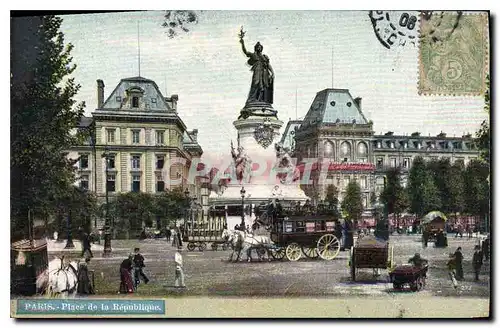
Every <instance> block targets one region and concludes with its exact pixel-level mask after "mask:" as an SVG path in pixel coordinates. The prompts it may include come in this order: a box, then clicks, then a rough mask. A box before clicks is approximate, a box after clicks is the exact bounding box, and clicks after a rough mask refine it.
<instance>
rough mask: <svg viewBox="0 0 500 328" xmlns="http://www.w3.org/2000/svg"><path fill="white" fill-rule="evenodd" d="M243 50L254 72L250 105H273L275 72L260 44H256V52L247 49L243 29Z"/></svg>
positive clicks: (241, 38)
mask: <svg viewBox="0 0 500 328" xmlns="http://www.w3.org/2000/svg"><path fill="white" fill-rule="evenodd" d="M238 36H239V37H240V43H241V48H242V50H243V53H244V54H245V55H246V56H247V57H248V61H247V63H248V64H249V65H251V66H252V68H251V71H253V76H252V84H251V86H250V92H249V93H248V99H247V104H248V103H253V102H265V103H268V104H272V103H273V89H274V71H273V68H272V67H271V64H270V63H269V57H267V56H266V55H264V54H263V53H262V50H263V47H262V45H261V44H260V42H257V43H256V44H255V47H254V49H255V52H254V53H252V52H249V51H247V50H246V48H245V41H243V37H244V36H245V32H244V31H243V27H242V28H241V30H240V34H239V35H238Z"/></svg>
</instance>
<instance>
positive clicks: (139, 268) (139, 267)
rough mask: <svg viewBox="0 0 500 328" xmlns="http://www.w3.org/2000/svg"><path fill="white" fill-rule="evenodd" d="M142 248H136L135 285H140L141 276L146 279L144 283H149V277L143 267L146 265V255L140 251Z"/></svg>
mask: <svg viewBox="0 0 500 328" xmlns="http://www.w3.org/2000/svg"><path fill="white" fill-rule="evenodd" d="M139 251H140V249H139V248H135V249H134V253H135V255H134V259H133V261H134V279H135V285H136V286H137V285H139V283H140V280H141V277H142V279H143V280H144V283H145V284H147V283H148V282H149V279H148V277H147V276H146V275H145V274H144V271H143V268H144V267H145V265H144V256H142V254H141V253H139Z"/></svg>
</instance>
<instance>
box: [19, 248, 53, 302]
mask: <svg viewBox="0 0 500 328" xmlns="http://www.w3.org/2000/svg"><path fill="white" fill-rule="evenodd" d="M10 251H11V265H10V268H11V269H10V270H11V271H10V277H11V279H10V281H11V294H14V295H25V296H31V295H35V294H36V293H37V286H36V281H37V279H38V278H39V277H40V276H41V275H42V274H44V272H46V270H47V268H48V258H47V242H46V241H45V240H31V241H30V240H20V241H17V242H14V243H12V244H11V247H10Z"/></svg>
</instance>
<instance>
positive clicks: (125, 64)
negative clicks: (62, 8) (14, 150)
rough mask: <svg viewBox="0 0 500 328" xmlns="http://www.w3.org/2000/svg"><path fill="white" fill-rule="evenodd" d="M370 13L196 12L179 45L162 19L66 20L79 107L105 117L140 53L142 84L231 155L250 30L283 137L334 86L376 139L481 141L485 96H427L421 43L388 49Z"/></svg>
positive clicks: (153, 14)
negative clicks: (421, 87) (149, 84)
mask: <svg viewBox="0 0 500 328" xmlns="http://www.w3.org/2000/svg"><path fill="white" fill-rule="evenodd" d="M368 13H369V12H368V11H303V10H302V11H259V12H256V11H197V14H198V24H196V25H192V26H190V31H189V32H187V33H181V34H179V36H178V37H176V38H174V39H171V38H168V36H167V31H166V29H165V28H163V27H162V23H163V21H164V19H163V14H164V12H163V11H146V12H127V13H105V14H86V15H65V16H63V19H64V21H63V25H62V31H63V33H64V34H65V41H66V42H70V43H72V44H73V45H74V50H73V52H72V55H73V60H74V63H76V64H77V66H78V68H77V69H76V71H75V72H74V73H73V76H74V77H75V79H76V82H77V83H80V84H81V90H80V92H79V93H78V95H77V96H76V100H78V101H85V103H86V105H87V107H86V115H91V112H92V111H93V110H95V108H96V104H97V99H96V80H97V79H102V80H103V81H104V83H105V85H106V88H105V98H107V97H108V96H109V94H110V93H111V91H112V90H113V89H114V88H115V86H116V85H117V84H118V83H119V81H120V79H122V78H127V77H132V76H137V75H139V65H138V62H139V60H138V58H139V56H138V44H140V76H143V77H145V78H149V79H152V80H154V81H155V82H156V83H157V85H158V86H159V88H160V90H161V91H162V93H163V94H164V96H170V95H172V94H178V95H179V102H178V113H179V116H180V117H181V118H182V120H183V121H184V123H185V124H186V125H187V127H188V129H194V128H196V129H198V131H199V134H198V142H199V143H200V145H201V146H202V148H203V150H204V152H205V154H210V155H212V156H213V155H215V156H217V155H228V154H229V151H230V140H231V139H233V140H235V139H236V130H235V128H234V127H233V121H235V120H236V119H237V117H238V115H239V112H240V110H241V109H242V108H243V106H244V105H245V101H246V97H247V94H248V91H249V87H250V80H251V76H252V74H251V72H250V67H249V66H248V65H247V64H246V60H247V58H246V57H245V56H244V55H243V53H242V51H241V46H240V44H239V42H238V33H239V31H240V28H241V26H243V29H244V30H245V31H246V35H245V41H246V46H247V49H248V50H253V45H254V44H255V43H256V42H257V41H259V42H260V43H261V44H262V45H263V46H264V51H263V52H264V54H266V55H267V56H268V57H269V58H270V62H271V65H272V66H273V69H274V72H275V82H274V88H275V89H274V104H273V107H274V109H276V110H277V111H278V117H279V118H280V120H282V121H283V122H284V124H283V127H282V129H281V132H284V129H285V127H286V122H287V121H288V120H289V119H295V118H301V117H304V116H305V114H306V113H307V111H308V109H309V107H310V106H311V103H312V101H313V99H314V97H315V95H316V93H317V92H319V91H321V90H323V89H326V88H331V87H332V78H333V87H335V88H343V89H349V90H350V92H351V95H352V96H353V97H362V99H363V100H362V110H363V113H364V115H365V116H366V118H367V119H368V120H373V122H374V131H375V133H376V134H381V133H385V132H387V131H393V132H394V133H395V134H411V133H412V132H415V131H419V132H421V133H422V135H429V134H430V135H436V134H438V133H440V132H441V131H442V132H445V133H447V134H448V136H454V135H455V136H462V135H463V134H465V133H475V131H476V130H477V129H478V128H479V126H480V124H481V122H482V121H483V120H484V119H486V118H487V113H486V112H485V111H484V109H483V107H484V99H483V97H482V96H466V97H457V96H422V95H418V92H417V81H418V68H419V66H418V65H419V63H418V43H417V44H416V45H413V44H409V43H407V44H406V45H404V46H398V45H396V46H394V47H392V48H391V49H387V48H385V47H384V46H382V44H381V43H380V42H379V40H378V39H377V38H376V35H375V33H374V30H373V27H372V24H371V21H370V18H369V16H368ZM414 14H416V13H414ZM138 29H139V38H138ZM332 63H333V65H332Z"/></svg>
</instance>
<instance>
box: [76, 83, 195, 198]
mask: <svg viewBox="0 0 500 328" xmlns="http://www.w3.org/2000/svg"><path fill="white" fill-rule="evenodd" d="M104 88H105V86H104V82H103V81H102V80H97V100H98V106H97V107H98V108H96V110H95V111H94V112H93V113H92V117H85V118H83V119H82V121H81V122H80V127H79V128H80V129H88V130H89V131H90V132H91V133H90V135H91V137H90V138H89V139H88V140H86V142H85V143H84V144H82V145H79V146H76V147H73V148H72V149H71V152H70V153H69V157H71V158H73V159H78V162H77V164H76V165H77V166H78V167H77V172H78V181H77V184H78V185H79V186H80V187H81V188H83V189H87V190H90V191H93V192H95V193H96V195H97V196H98V198H99V199H100V200H103V199H104V197H105V194H106V188H107V190H108V193H109V196H110V197H113V196H115V195H117V194H118V193H126V192H145V193H159V192H162V191H165V190H167V189H173V188H175V187H181V188H182V189H183V190H186V189H187V190H188V191H189V192H190V196H191V197H193V198H194V197H196V198H197V200H198V201H199V202H200V203H201V201H202V197H201V182H200V181H199V180H196V181H188V173H189V168H190V165H191V161H192V160H193V159H195V158H198V159H199V158H200V157H201V155H202V153H203V151H202V149H201V147H200V145H199V144H198V140H197V138H198V131H197V130H196V129H194V130H191V131H189V130H188V129H187V127H186V125H185V124H184V122H183V121H182V119H181V118H180V117H179V115H178V111H177V102H178V96H177V95H172V96H171V97H164V96H163V95H162V93H161V92H160V90H159V88H158V86H157V85H156V83H155V82H154V81H152V80H149V79H146V78H143V77H132V78H126V79H122V80H121V81H120V83H119V84H118V85H117V86H116V87H115V88H114V90H113V91H112V92H111V93H110V94H109V96H108V97H107V98H106V100H104V99H105V98H104ZM106 158H107V161H106ZM106 164H107V165H106Z"/></svg>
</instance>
